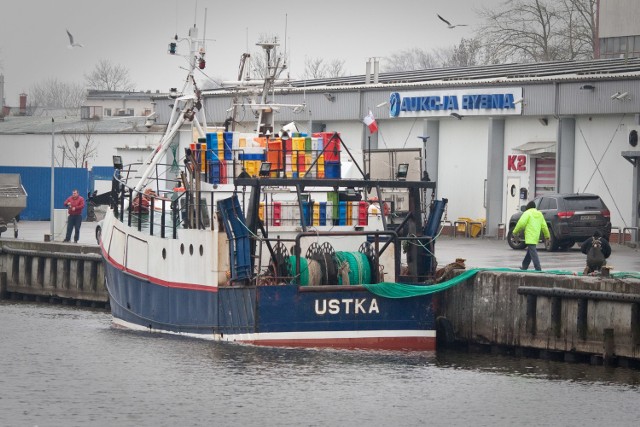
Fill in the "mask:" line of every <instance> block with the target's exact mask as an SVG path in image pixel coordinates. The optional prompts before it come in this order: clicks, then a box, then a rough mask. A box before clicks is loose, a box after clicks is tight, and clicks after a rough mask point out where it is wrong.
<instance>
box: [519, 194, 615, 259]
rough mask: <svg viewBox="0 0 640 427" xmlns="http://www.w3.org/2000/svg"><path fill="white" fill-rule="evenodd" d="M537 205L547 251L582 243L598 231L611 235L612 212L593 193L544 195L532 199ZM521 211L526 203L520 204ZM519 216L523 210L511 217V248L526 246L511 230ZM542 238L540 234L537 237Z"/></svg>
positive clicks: (607, 237)
mask: <svg viewBox="0 0 640 427" xmlns="http://www.w3.org/2000/svg"><path fill="white" fill-rule="evenodd" d="M533 201H534V202H535V204H536V208H537V209H538V210H539V211H540V212H542V214H543V215H544V218H545V219H546V221H547V226H548V227H549V234H550V236H551V237H550V239H549V240H547V242H546V247H547V250H550V251H556V250H558V249H560V250H566V249H568V248H570V247H571V246H573V245H574V243H576V242H582V241H584V240H586V239H588V238H589V237H591V236H593V232H594V231H596V230H600V232H601V233H602V235H603V236H604V237H605V238H606V239H607V240H609V236H610V234H611V214H610V212H609V209H608V208H607V205H605V204H604V202H603V201H602V199H601V198H600V197H599V196H597V195H595V194H587V193H582V194H545V195H543V196H540V197H538V198H536V199H534V200H533ZM520 209H521V210H522V211H524V210H526V206H521V208H520ZM521 216H522V212H519V213H516V214H514V215H513V216H511V219H510V220H509V233H508V234H507V241H508V242H509V246H511V247H512V248H513V249H524V247H525V246H526V245H525V243H524V240H521V236H514V235H513V229H514V228H515V226H516V223H517V222H518V220H519V219H520V217H521ZM540 237H541V238H542V237H543V236H540Z"/></svg>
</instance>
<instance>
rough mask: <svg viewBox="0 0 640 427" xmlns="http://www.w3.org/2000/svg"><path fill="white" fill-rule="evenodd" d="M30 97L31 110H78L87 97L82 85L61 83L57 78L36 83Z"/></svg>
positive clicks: (30, 91)
mask: <svg viewBox="0 0 640 427" xmlns="http://www.w3.org/2000/svg"><path fill="white" fill-rule="evenodd" d="M29 95H30V96H29V99H30V101H29V106H30V108H31V109H34V108H37V107H45V108H64V109H67V110H77V109H79V108H80V106H81V105H82V103H83V102H84V99H85V97H86V93H85V90H84V87H82V86H81V85H79V84H76V83H65V82H61V81H60V80H58V79H56V78H50V79H47V80H45V81H43V82H40V83H36V84H35V85H33V86H32V87H31V89H30V90H29Z"/></svg>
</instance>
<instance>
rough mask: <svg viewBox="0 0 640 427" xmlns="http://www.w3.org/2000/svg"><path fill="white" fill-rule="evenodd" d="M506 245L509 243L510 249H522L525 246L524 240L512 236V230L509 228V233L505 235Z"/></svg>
mask: <svg viewBox="0 0 640 427" xmlns="http://www.w3.org/2000/svg"><path fill="white" fill-rule="evenodd" d="M507 243H509V246H511V249H524V248H525V246H527V245H526V243H525V242H524V240H522V239H520V237H518V236H514V235H513V228H510V229H509V233H507Z"/></svg>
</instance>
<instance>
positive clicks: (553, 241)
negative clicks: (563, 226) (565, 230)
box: [544, 232, 559, 252]
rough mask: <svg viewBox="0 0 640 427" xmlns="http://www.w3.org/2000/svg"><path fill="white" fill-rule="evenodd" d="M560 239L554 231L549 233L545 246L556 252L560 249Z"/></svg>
mask: <svg viewBox="0 0 640 427" xmlns="http://www.w3.org/2000/svg"><path fill="white" fill-rule="evenodd" d="M558 246H559V245H558V239H557V238H556V237H555V236H554V235H553V232H551V233H549V238H548V239H547V240H546V241H545V242H544V247H545V248H546V249H547V250H548V251H549V252H555V251H557V250H558Z"/></svg>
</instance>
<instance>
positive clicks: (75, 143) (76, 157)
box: [73, 141, 80, 167]
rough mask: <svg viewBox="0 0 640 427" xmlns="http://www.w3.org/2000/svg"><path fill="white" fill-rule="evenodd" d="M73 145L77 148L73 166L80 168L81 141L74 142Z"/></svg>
mask: <svg viewBox="0 0 640 427" xmlns="http://www.w3.org/2000/svg"><path fill="white" fill-rule="evenodd" d="M73 145H74V146H75V147H76V154H75V158H74V162H73V164H74V165H75V167H78V147H80V141H73Z"/></svg>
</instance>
